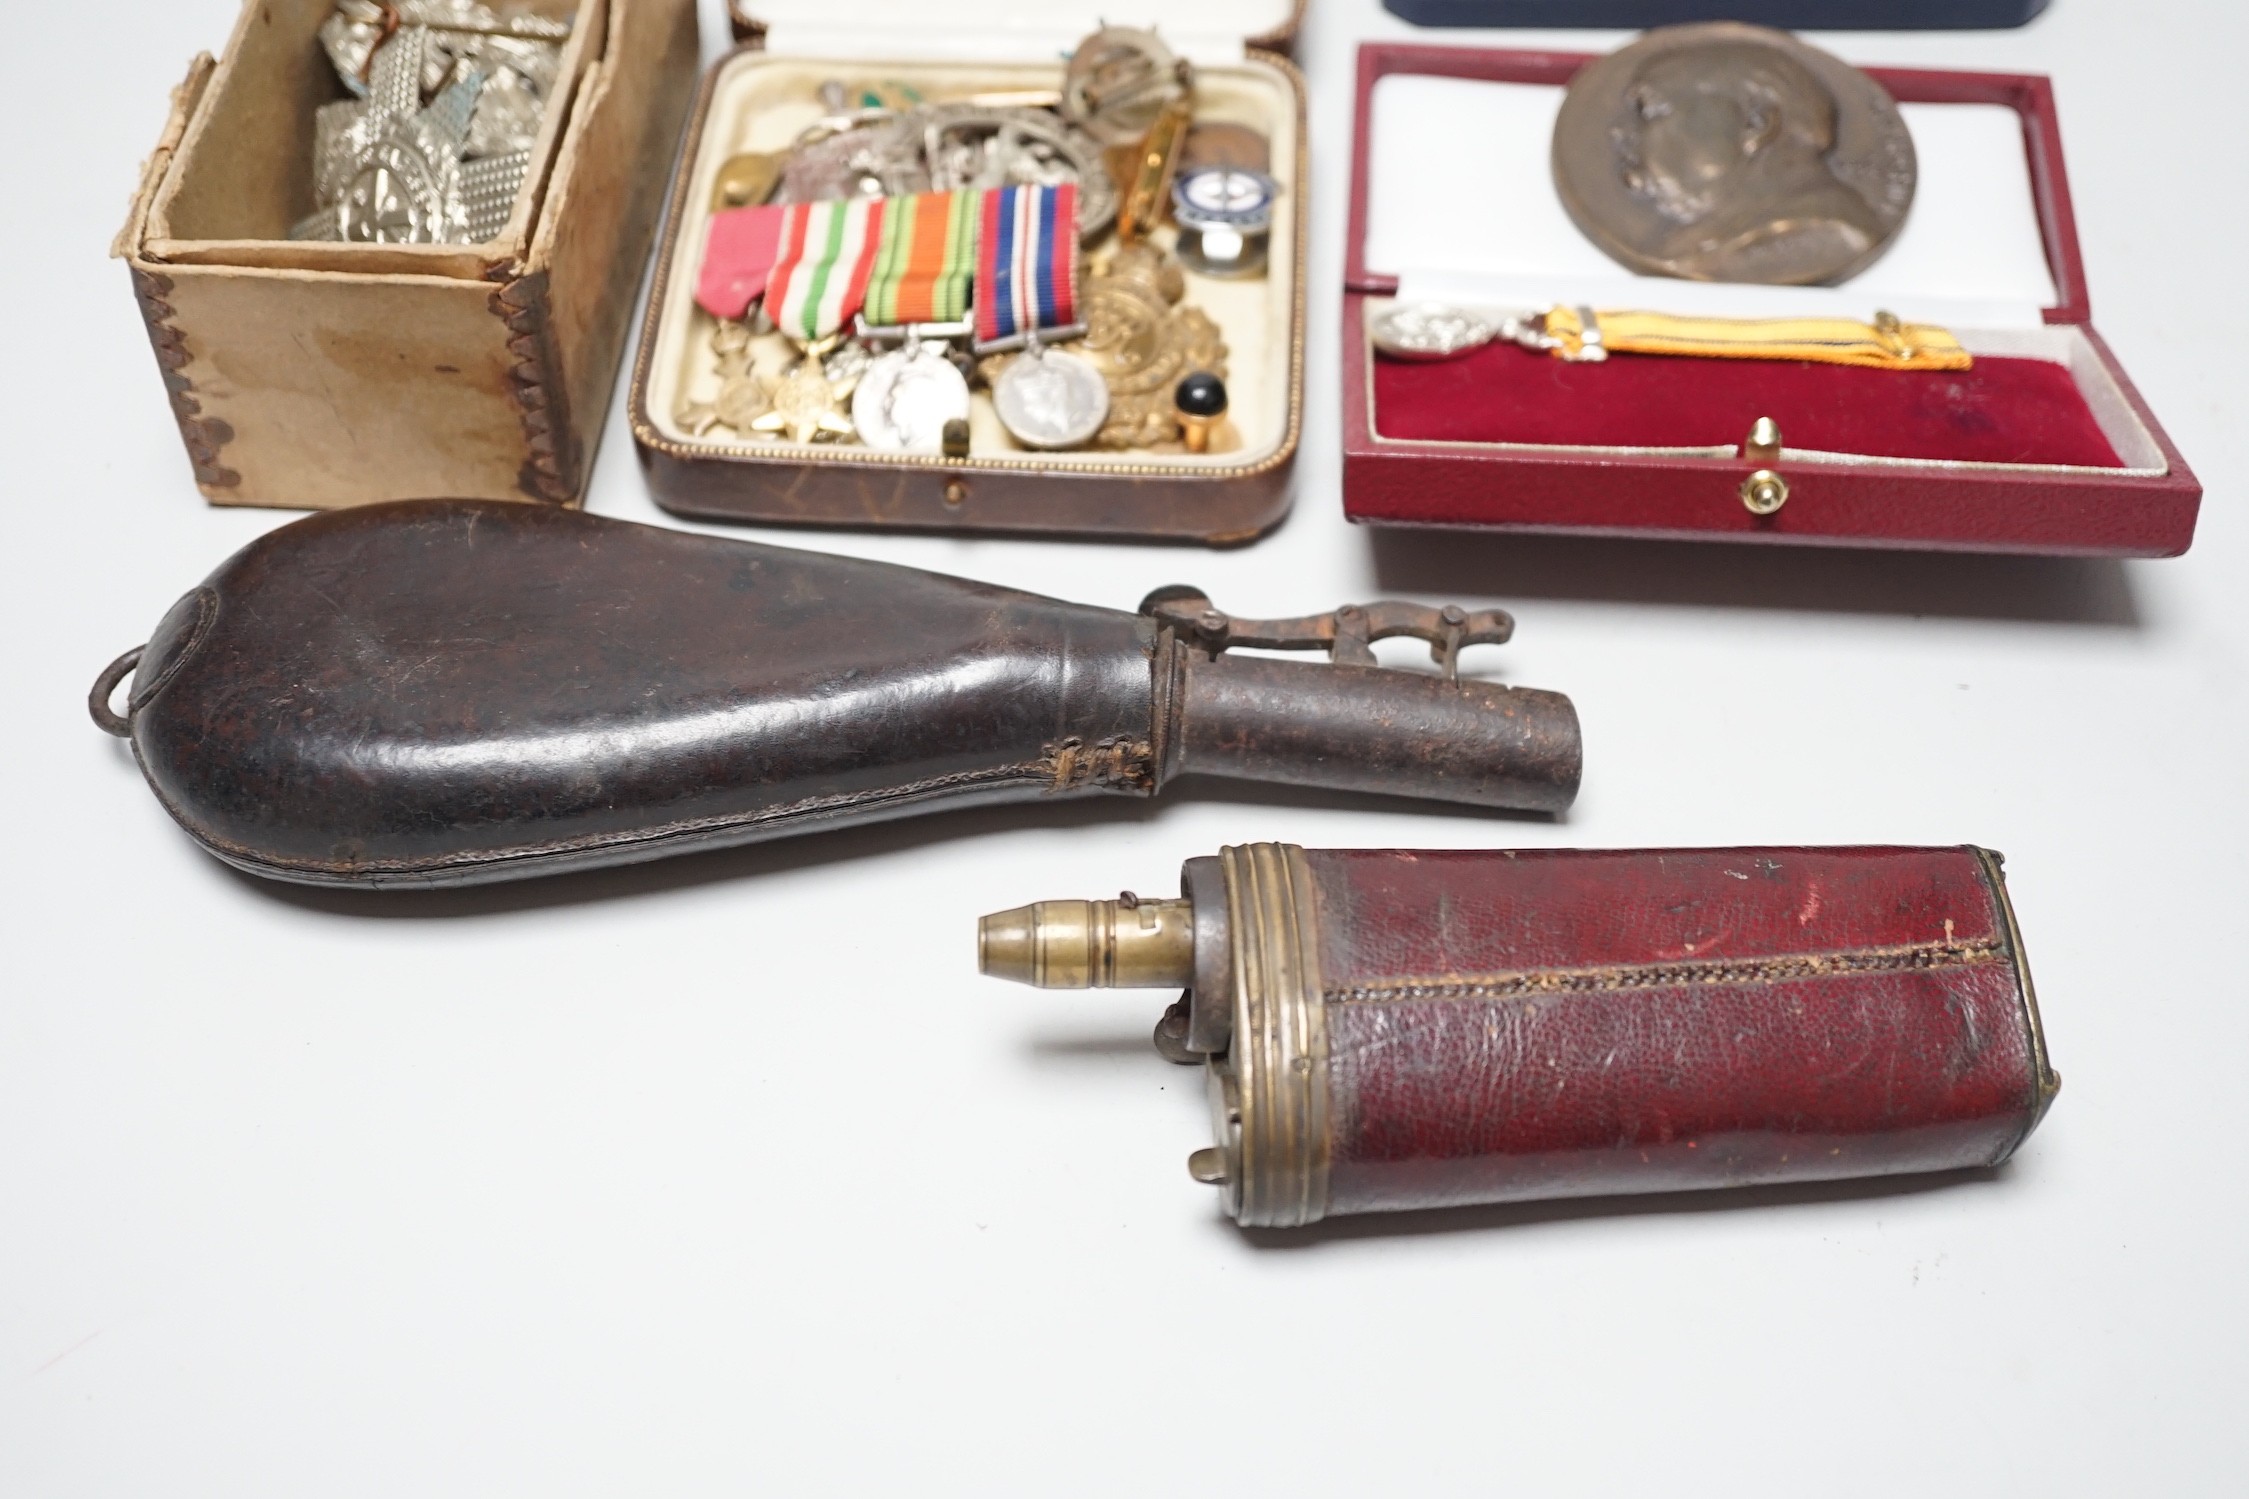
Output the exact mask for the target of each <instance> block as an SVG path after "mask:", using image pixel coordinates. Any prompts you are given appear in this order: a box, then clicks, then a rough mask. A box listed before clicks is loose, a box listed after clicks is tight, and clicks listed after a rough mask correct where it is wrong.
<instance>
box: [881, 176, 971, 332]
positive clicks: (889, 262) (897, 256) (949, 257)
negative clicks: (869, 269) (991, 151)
mask: <svg viewBox="0 0 2249 1499" xmlns="http://www.w3.org/2000/svg"><path fill="white" fill-rule="evenodd" d="M982 199H983V194H981V193H976V192H956V193H921V194H918V195H916V196H913V197H907V198H893V199H891V200H890V203H889V206H888V207H887V208H886V209H885V211H884V213H883V218H882V243H881V245H880V247H879V248H878V249H877V250H876V252H875V268H874V275H873V276H872V277H871V278H870V279H869V281H868V283H867V321H868V322H870V323H873V324H875V325H876V326H877V327H885V328H889V327H897V326H898V325H900V324H903V323H957V322H959V321H960V320H961V319H962V318H964V317H966V316H967V315H968V292H969V285H970V283H971V282H972V281H973V280H974V278H975V275H976V240H977V229H978V227H979V225H980V215H979V210H980V209H981V207H982Z"/></svg>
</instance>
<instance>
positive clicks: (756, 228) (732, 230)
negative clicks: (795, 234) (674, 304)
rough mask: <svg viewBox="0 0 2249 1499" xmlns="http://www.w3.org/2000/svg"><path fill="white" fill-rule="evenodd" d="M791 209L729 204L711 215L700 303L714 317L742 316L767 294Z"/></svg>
mask: <svg viewBox="0 0 2249 1499" xmlns="http://www.w3.org/2000/svg"><path fill="white" fill-rule="evenodd" d="M787 214H788V210H787V209H786V208H762V207H761V208H730V209H728V210H727V211H726V212H724V213H717V214H713V215H711V227H710V233H709V235H708V236H707V237H706V238H705V240H704V242H703V274H702V277H701V279H700V280H699V281H698V282H697V284H696V287H695V302H696V305H697V306H699V307H701V308H702V309H703V310H704V311H705V312H707V313H709V314H710V315H711V316H712V317H715V318H728V319H740V318H742V317H745V316H747V315H748V313H749V310H750V304H751V303H752V302H755V301H756V300H757V299H758V298H760V297H762V296H764V295H765V285H766V282H767V281H768V280H769V279H770V278H771V277H772V275H773V264H774V262H775V261H776V260H778V259H779V258H780V254H781V227H782V220H783V219H784V218H785V217H786V216H787Z"/></svg>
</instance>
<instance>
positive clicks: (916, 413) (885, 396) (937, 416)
mask: <svg viewBox="0 0 2249 1499" xmlns="http://www.w3.org/2000/svg"><path fill="white" fill-rule="evenodd" d="M968 407H969V396H968V381H967V379H966V378H965V377H963V376H962V374H961V372H960V371H959V370H958V369H956V368H955V367H954V365H953V362H952V361H951V360H950V359H947V358H946V357H945V356H944V355H943V354H941V353H939V352H938V351H937V350H935V349H933V348H930V347H929V346H928V345H926V344H921V343H914V344H911V345H909V346H908V347H906V348H903V349H896V350H893V351H892V352H890V353H888V354H885V355H883V356H882V357H881V358H879V359H877V360H875V362H874V363H873V364H871V365H869V366H868V367H867V372H866V374H865V375H863V376H862V377H861V378H860V381H859V386H858V389H857V390H855V391H854V392H853V393H852V397H851V421H852V425H853V426H855V427H857V428H858V429H859V440H860V441H861V442H863V443H865V444H866V445H867V446H868V447H870V448H883V449H886V450H888V451H891V452H907V453H937V452H942V451H943V450H944V445H945V424H946V423H947V422H952V421H965V420H967V418H968Z"/></svg>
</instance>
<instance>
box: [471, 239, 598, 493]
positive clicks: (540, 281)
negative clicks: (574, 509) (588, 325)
mask: <svg viewBox="0 0 2249 1499" xmlns="http://www.w3.org/2000/svg"><path fill="white" fill-rule="evenodd" d="M496 277H500V278H505V280H504V282H503V284H502V285H501V287H500V289H499V290H498V291H495V292H494V293H493V294H492V310H493V312H494V313H495V314H496V315H498V316H499V318H500V319H501V320H502V322H504V323H505V324H506V325H507V330H508V357H509V359H510V361H511V362H510V364H509V366H508V381H509V387H510V391H511V394H512V396H513V400H514V404H515V409H516V415H517V416H518V417H519V418H520V419H521V421H522V423H523V442H524V449H525V453H526V455H527V456H526V457H525V459H524V463H523V468H522V470H521V471H520V472H519V473H518V474H517V476H516V485H517V487H518V488H519V489H521V490H522V491H523V492H524V493H525V494H527V495H530V496H531V497H532V498H533V499H539V500H548V501H551V502H552V503H554V504H558V505H567V504H569V503H570V502H571V501H573V500H575V499H576V498H577V485H576V480H577V473H578V457H579V454H578V440H577V435H576V434H575V433H574V432H573V431H572V430H571V426H570V415H571V413H570V411H569V409H568V407H567V405H566V404H565V403H564V399H563V390H562V387H561V384H560V381H559V378H557V372H558V371H559V369H560V366H561V360H560V357H559V353H558V351H557V349H556V348H555V345H554V339H553V330H552V329H551V328H550V326H549V324H548V319H547V305H546V300H547V277H546V273H545V272H543V271H542V272H538V273H536V274H534V275H531V276H516V275H514V274H513V272H512V271H511V270H508V269H507V268H502V269H501V270H500V271H498V272H497V273H496Z"/></svg>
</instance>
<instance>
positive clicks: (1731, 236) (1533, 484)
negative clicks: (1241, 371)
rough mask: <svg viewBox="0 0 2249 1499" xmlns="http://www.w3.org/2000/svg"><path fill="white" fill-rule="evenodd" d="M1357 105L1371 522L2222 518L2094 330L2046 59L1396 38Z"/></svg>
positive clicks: (1359, 448) (1723, 39) (1872, 526)
mask: <svg viewBox="0 0 2249 1499" xmlns="http://www.w3.org/2000/svg"><path fill="white" fill-rule="evenodd" d="M1854 60H1855V59H1854ZM1596 67H1598V68H1599V71H1598V72H1596V71H1595V70H1596ZM1357 107H1358V139H1357V143H1356V154H1355V159H1354V162H1353V169H1352V170H1353V176H1352V205H1351V230H1350V242H1349V246H1348V262H1347V266H1346V271H1345V274H1346V278H1347V280H1346V285H1345V291H1344V299H1343V306H1344V336H1343V348H1344V351H1345V353H1344V402H1343V422H1344V505H1345V510H1346V512H1347V513H1348V514H1349V515H1350V517H1351V518H1352V519H1354V520H1358V521H1363V522H1367V523H1371V524H1378V525H1417V526H1459V527H1474V528H1479V529H1497V530H1508V531H1539V532H1563V533H1575V534H1581V535H1621V536H1644V537H1690V538H1703V539H1711V540H1731V541H1752V542H1779V543H1799V544H1810V545H1828V546H1862V547H1896V548H1917V549H1928V550H1951V551H1977V552H2016V553H2036V554H2050V555H2065V554H2075V555H2106V556H2169V555H2173V554H2176V553H2179V552H2183V551H2185V550H2186V549H2187V547H2188V546H2189V544H2190V543H2191V542H2192V540H2193V538H2194V528H2195V520H2196V516H2197V513H2198V511H2199V508H2200V503H2201V498H2202V486H2201V485H2200V484H2199V483H2198V482H2197V481H2196V479H2195V476H2194V474H2193V472H2192V471H2191V470H2190V469H2189V468H2188V467H2187V464H2186V462H2185V460H2184V459H2183V458H2182V457H2181V456H2180V454H2179V452H2178V449H2177V448H2176V447H2174V446H2173V444H2172V442H2171V440H2170V438H2169V437H2167V436H2166V435H2165V434H2164V431H2163V428H2162V426H2161V424H2160V423H2158V422H2157V420H2156V417H2155V414H2154V412H2152V411H2151V410H2150V409H2149V408H2148V404H2147V402H2146V401H2144V400H2143V399H2142V398H2141V396H2140V393H2139V392H2138V391H2137V390H2136V389H2135V388H2134V386H2133V384H2132V381H2131V380H2130V379H2129V378H2128V377H2127V376H2126V374H2125V371H2124V368H2123V366H2122V364H2121V363H2120V362H2119V361H2118V358H2117V356H2116V354H2115V352H2114V351H2113V350H2112V349H2111V348H2110V346H2109V345H2108V343H2107V342H2106V341H2105V340H2103V338H2102V337H2101V335H2100V334H2099V332H2097V331H2096V330H2095V328H2094V326H2093V322H2092V312H2091V303H2090V296H2089V292H2088V289H2087V285H2086V277H2085V267H2084V263H2083V261H2082V259H2081V258H2080V256H2079V253H2078V244H2077V225H2076V220H2075V218H2074V216H2073V214H2072V211H2071V206H2070V192H2069V178H2068V174H2067V173H2066V171H2065V170H2064V168H2063V164H2062V145H2061V128H2060V121H2059V118H2058V115H2057V113H2056V109H2055V99H2054V91H2053V88H2052V86H2051V85H2050V84H2049V83H2048V81H2047V80H2046V79H2044V78H2038V77H2027V76H2017V75H1996V74H1980V73H1960V72H1931V71H1912V70H1904V69H1895V68H1872V69H1868V70H1866V71H1864V72H1860V71H1858V70H1855V69H1853V68H1851V67H1849V66H1848V65H1847V64H1846V63H1845V62H1844V61H1843V60H1840V59H1836V58H1834V57H1832V56H1831V55H1826V54H1817V55H1815V53H1814V52H1813V50H1812V49H1810V48H1808V47H1807V46H1806V45H1805V44H1804V43H1802V42H1799V41H1796V40H1794V39H1791V38H1788V37H1786V36H1785V35H1782V34H1780V33H1773V32H1762V33H1759V32H1756V31H1754V30H1753V29H1751V28H1744V27H1738V26H1720V27H1716V28H1695V27H1680V28H1674V29H1672V30H1670V31H1655V32H1650V33H1647V35H1646V37H1645V38H1643V39H1642V40H1641V41H1638V42H1635V43H1633V44H1632V45H1631V47H1630V48H1628V49H1627V50H1625V51H1620V52H1618V53H1616V54H1613V55H1612V56H1611V57H1610V58H1609V59H1606V60H1597V59H1594V58H1590V57H1585V56H1580V55H1574V54H1564V53H1552V52H1531V51H1483V50H1470V49H1454V48H1438V47H1422V46H1396V45H1375V46H1369V47H1366V48H1364V49H1363V50H1362V51H1361V52H1360V55H1359V84H1358V106H1357ZM1447 143H1452V144H1449V145H1448V144H1447ZM1432 309H1442V310H1444V311H1445V312H1446V314H1447V315H1448V316H1451V317H1452V321H1451V323H1450V324H1444V325H1441V324H1440V323H1438V322H1435V321H1432V320H1431V319H1430V316H1429V313H1430V310H1432ZM1460 314H1466V315H1467V316H1465V317H1462V316H1459V315H1460ZM1416 319H1419V323H1418V325H1417V324H1416V321H1415V320H1416ZM1558 321H1559V322H1560V323H1562V324H1563V325H1565V328H1564V331H1565V333H1566V334H1567V336H1566V337H1562V338H1557V337H1555V336H1553V335H1554V332H1555V328H1556V325H1557V322H1558ZM1478 324H1480V328H1478V327H1477V326H1476V325H1478ZM1580 324H1583V325H1584V328H1585V330H1586V333H1587V337H1586V338H1584V339H1583V340H1582V341H1581V340H1580V339H1579V337H1578V336H1577V332H1576V330H1577V328H1578V326H1579V325H1580ZM1386 329H1387V330H1390V331H1391V332H1392V333H1393V334H1400V333H1402V334H1404V335H1406V336H1407V337H1408V341H1409V342H1411V341H1412V340H1414V339H1419V340H1420V341H1421V342H1422V343H1423V344H1425V345H1428V347H1427V348H1421V349H1417V348H1412V347H1405V346H1401V345H1400V344H1399V342H1398V338H1397V337H1388V338H1386V337H1385V330H1386ZM1851 329H1856V330H1858V333H1857V334H1856V335H1855V338H1856V340H1858V341H1856V342H1854V336H1846V335H1847V334H1848V330H1851ZM1596 330H1599V334H1600V337H1601V338H1602V339H1603V340H1604V341H1603V342H1600V343H1596V342H1595V338H1594V336H1593V335H1594V333H1595V331H1596ZM1650 330H1654V332H1653V333H1651V331H1650ZM1837 330H1844V331H1843V332H1841V333H1839V332H1838V331H1837ZM1635 335H1637V336H1635ZM1768 336H1772V337H1777V338H1778V345H1777V346H1770V347H1764V348H1759V347H1756V346H1755V345H1756V344H1757V343H1758V342H1759V341H1760V340H1762V339H1764V338H1766V337H1768ZM1744 337H1746V338H1748V339H1749V340H1750V344H1751V346H1749V347H1743V346H1740V345H1737V344H1735V343H1732V342H1729V341H1730V340H1734V339H1737V338H1744ZM1432 340H1437V341H1439V342H1442V341H1444V340H1450V346H1449V347H1443V348H1439V347H1437V344H1436V343H1433V342H1432ZM1822 342H1825V343H1829V344H1830V345H1831V347H1828V348H1824V349H1815V348H1813V347H1811V346H1810V345H1811V344H1815V343H1822ZM1924 343H1926V345H1927V346H1926V347H1924V346H1923V344H1924ZM1939 343H1941V344H1942V345H1943V346H1944V349H1945V352H1944V353H1943V354H1942V357H1938V352H1937V349H1936V345H1937V344H1939ZM1526 345H1527V346H1526ZM1679 355H1685V356H1687V357H1676V356H1679Z"/></svg>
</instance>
